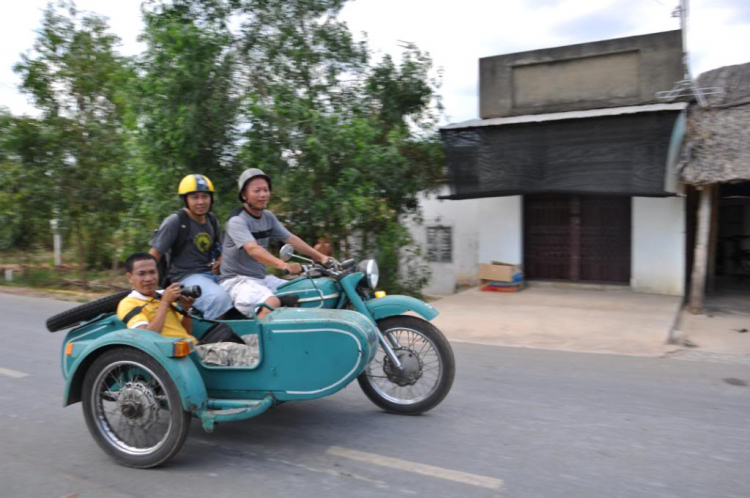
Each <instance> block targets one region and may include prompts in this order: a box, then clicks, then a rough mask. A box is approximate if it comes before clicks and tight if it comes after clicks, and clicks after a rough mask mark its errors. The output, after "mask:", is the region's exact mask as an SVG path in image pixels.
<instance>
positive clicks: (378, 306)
mask: <svg viewBox="0 0 750 498" xmlns="http://www.w3.org/2000/svg"><path fill="white" fill-rule="evenodd" d="M365 306H367V309H368V310H369V311H370V314H371V315H372V317H373V318H374V319H375V320H376V321H377V320H380V319H381V318H386V317H389V316H394V315H403V314H404V313H406V312H409V311H413V312H414V313H416V314H418V315H420V316H421V317H422V318H424V319H425V320H428V321H429V320H432V319H433V318H435V317H436V316H438V310H436V309H435V308H433V307H432V306H430V305H429V304H427V303H425V302H424V301H420V300H419V299H417V298H414V297H410V296H385V297H379V298H375V299H370V300H369V301H366V302H365Z"/></svg>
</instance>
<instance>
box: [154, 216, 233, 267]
mask: <svg viewBox="0 0 750 498" xmlns="http://www.w3.org/2000/svg"><path fill="white" fill-rule="evenodd" d="M187 230H188V232H187V238H186V239H185V245H184V246H183V247H182V249H180V250H179V251H178V252H177V254H176V255H175V254H172V263H171V265H170V267H169V273H168V274H167V276H168V277H169V280H170V281H172V282H179V281H180V280H182V279H183V278H186V277H188V276H190V275H193V274H195V273H205V272H210V271H211V267H210V266H209V264H210V263H211V261H212V260H213V258H214V257H215V256H218V254H212V253H213V252H214V251H213V247H214V241H216V240H218V241H219V243H221V232H219V233H217V234H215V233H214V227H213V225H212V224H211V222H210V221H209V219H208V216H206V222H205V223H202V224H201V223H198V222H197V221H195V220H193V219H192V218H188V224H187ZM179 231H180V217H179V216H178V215H177V213H172V214H170V215H169V216H167V217H166V218H165V219H164V221H163V222H162V224H161V226H160V227H159V229H158V230H157V231H156V232H155V233H154V235H153V236H152V237H151V247H153V248H154V249H156V250H157V251H159V252H160V253H162V254H165V253H166V252H167V251H169V250H170V249H172V246H173V245H174V243H175V241H176V240H177V234H178V233H179Z"/></svg>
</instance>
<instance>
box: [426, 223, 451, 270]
mask: <svg viewBox="0 0 750 498" xmlns="http://www.w3.org/2000/svg"><path fill="white" fill-rule="evenodd" d="M427 261H430V262H432V263H451V262H452V261H453V230H452V228H451V227H443V226H432V227H427Z"/></svg>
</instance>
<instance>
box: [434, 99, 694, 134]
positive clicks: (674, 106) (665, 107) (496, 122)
mask: <svg viewBox="0 0 750 498" xmlns="http://www.w3.org/2000/svg"><path fill="white" fill-rule="evenodd" d="M687 107H688V104H687V102H675V103H671V104H648V105H633V106H625V107H610V108H606V109H587V110H585V111H569V112H554V113H549V114H527V115H525V116H513V117H509V118H490V119H470V120H469V121H462V122H461V123H451V124H449V125H446V126H443V127H441V128H440V129H441V130H455V129H460V128H479V127H482V126H503V125H511V124H521V123H542V122H545V121H562V120H565V119H584V118H595V117H601V116H620V115H623V114H637V113H641V112H659V111H682V110H684V109H687Z"/></svg>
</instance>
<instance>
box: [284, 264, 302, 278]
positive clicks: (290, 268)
mask: <svg viewBox="0 0 750 498" xmlns="http://www.w3.org/2000/svg"><path fill="white" fill-rule="evenodd" d="M282 269H283V271H284V273H288V274H289V275H299V274H300V273H302V266H301V265H300V264H299V263H284V268H282Z"/></svg>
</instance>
